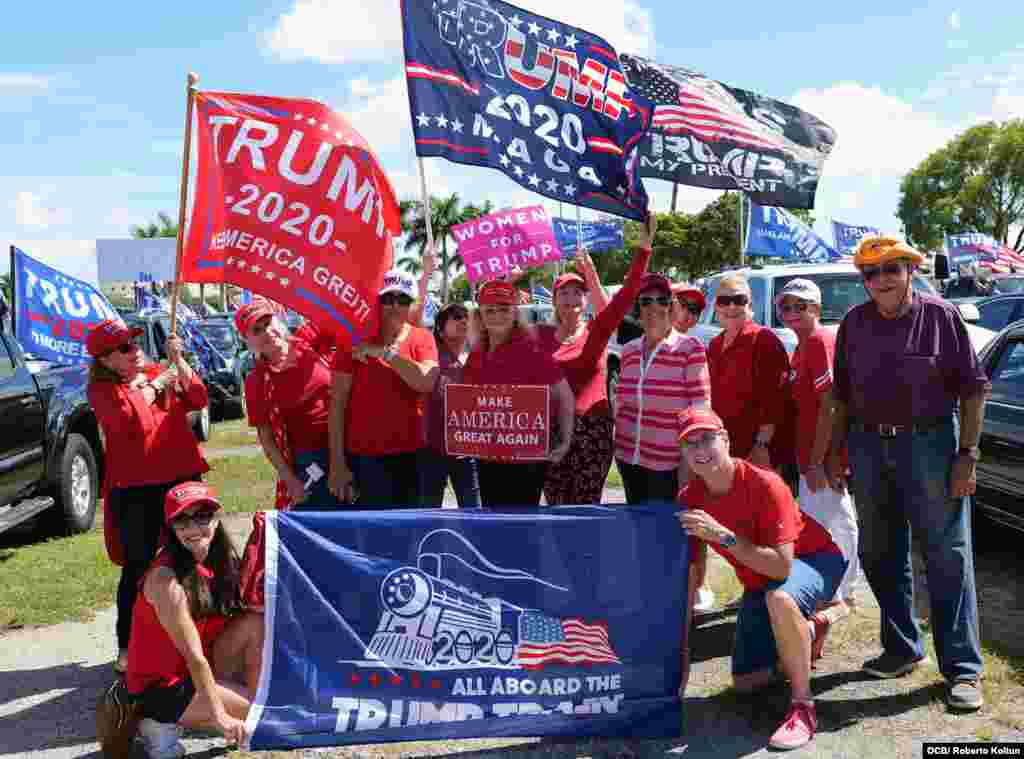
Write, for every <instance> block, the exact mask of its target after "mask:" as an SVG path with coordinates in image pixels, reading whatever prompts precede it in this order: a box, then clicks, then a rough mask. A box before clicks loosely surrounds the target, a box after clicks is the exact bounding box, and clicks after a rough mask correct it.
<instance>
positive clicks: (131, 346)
mask: <svg viewBox="0 0 1024 759" xmlns="http://www.w3.org/2000/svg"><path fill="white" fill-rule="evenodd" d="M138 347H139V346H137V345H136V344H135V343H124V344H123V345H119V346H117V347H116V348H114V349H113V350H110V351H108V352H107V355H108V356H109V355H110V354H111V353H120V354H121V355H123V356H127V355H128V354H129V353H133V352H134V351H136V350H138Z"/></svg>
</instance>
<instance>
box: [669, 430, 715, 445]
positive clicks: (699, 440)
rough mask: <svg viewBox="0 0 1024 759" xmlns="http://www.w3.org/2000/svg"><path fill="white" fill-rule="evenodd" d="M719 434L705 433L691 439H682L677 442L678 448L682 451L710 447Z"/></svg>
mask: <svg viewBox="0 0 1024 759" xmlns="http://www.w3.org/2000/svg"><path fill="white" fill-rule="evenodd" d="M720 434H721V433H719V432H705V433H704V434H703V435H696V436H694V437H691V438H684V439H683V440H680V441H679V446H680V447H681V448H683V449H687V448H700V447H701V446H706V445H711V444H712V443H713V442H715V438H717V437H718V436H719V435H720Z"/></svg>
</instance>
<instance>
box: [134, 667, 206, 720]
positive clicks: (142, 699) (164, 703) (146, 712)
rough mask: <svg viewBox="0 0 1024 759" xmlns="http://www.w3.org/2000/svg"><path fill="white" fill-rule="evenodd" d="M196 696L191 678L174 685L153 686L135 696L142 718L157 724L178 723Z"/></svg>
mask: <svg viewBox="0 0 1024 759" xmlns="http://www.w3.org/2000/svg"><path fill="white" fill-rule="evenodd" d="M195 695H196V686H195V685H193V684H192V678H191V677H184V678H182V679H181V680H179V681H178V682H176V683H175V684H174V685H154V686H151V687H149V688H146V690H144V691H142V693H140V694H138V695H136V696H135V699H136V703H138V704H141V705H142V716H144V717H149V718H150V719H154V720H156V721H157V722H174V723H176V722H179V721H180V720H181V716H182V715H183V714H184V713H185V710H186V709H187V708H188V705H189V704H191V703H192V699H193V698H194V697H195Z"/></svg>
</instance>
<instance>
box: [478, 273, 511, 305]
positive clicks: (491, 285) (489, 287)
mask: <svg viewBox="0 0 1024 759" xmlns="http://www.w3.org/2000/svg"><path fill="white" fill-rule="evenodd" d="M476 302H477V303H479V304H480V305H481V306H518V305H519V291H518V290H516V288H515V285H513V284H512V283H511V282H505V281H504V280H501V279H492V280H490V281H488V282H484V283H483V284H482V285H481V286H480V289H479V290H478V291H477V294H476Z"/></svg>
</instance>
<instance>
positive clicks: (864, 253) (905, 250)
mask: <svg viewBox="0 0 1024 759" xmlns="http://www.w3.org/2000/svg"><path fill="white" fill-rule="evenodd" d="M900 258H906V259H909V260H910V261H911V262H912V263H913V264H914V266H920V265H921V264H923V263H924V256H923V255H922V254H921V253H919V252H918V251H916V250H914V248H912V247H910V245H908V244H907V243H906V242H904V241H903V240H901V239H899V238H898V237H891V236H888V235H877V236H872V237H864V238H862V239H861V241H860V243H859V244H858V245H857V251H856V252H855V253H854V254H853V265H854V266H857V267H861V266H877V265H878V264H884V263H885V262H886V261H894V260H896V259H900Z"/></svg>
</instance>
